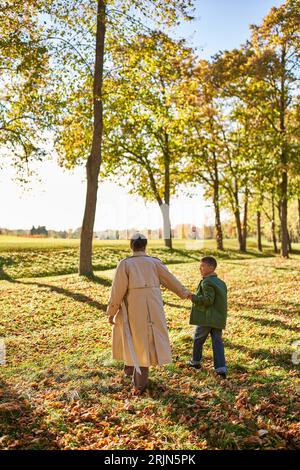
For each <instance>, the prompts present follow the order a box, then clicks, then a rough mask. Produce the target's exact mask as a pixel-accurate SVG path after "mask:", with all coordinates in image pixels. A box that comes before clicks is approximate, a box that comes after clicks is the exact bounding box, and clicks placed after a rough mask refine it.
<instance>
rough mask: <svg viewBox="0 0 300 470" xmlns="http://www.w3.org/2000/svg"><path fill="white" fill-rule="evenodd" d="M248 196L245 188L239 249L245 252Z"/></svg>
mask: <svg viewBox="0 0 300 470" xmlns="http://www.w3.org/2000/svg"><path fill="white" fill-rule="evenodd" d="M248 196H249V191H248V188H246V191H245V203H244V220H243V232H242V249H241V251H243V252H246V250H247V224H248Z"/></svg>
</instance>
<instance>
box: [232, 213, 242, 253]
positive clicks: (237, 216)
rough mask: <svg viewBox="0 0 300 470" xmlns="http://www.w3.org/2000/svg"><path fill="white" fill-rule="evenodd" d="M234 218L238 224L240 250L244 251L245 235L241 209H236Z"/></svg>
mask: <svg viewBox="0 0 300 470" xmlns="http://www.w3.org/2000/svg"><path fill="white" fill-rule="evenodd" d="M234 217H235V222H236V230H237V237H238V242H239V249H240V251H243V234H242V224H241V216H240V210H239V208H236V209H235V211H234Z"/></svg>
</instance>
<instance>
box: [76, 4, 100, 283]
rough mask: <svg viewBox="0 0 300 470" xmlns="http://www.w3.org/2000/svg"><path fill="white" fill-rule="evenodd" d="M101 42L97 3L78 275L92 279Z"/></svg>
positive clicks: (98, 146) (98, 147)
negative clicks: (90, 129)
mask: <svg viewBox="0 0 300 470" xmlns="http://www.w3.org/2000/svg"><path fill="white" fill-rule="evenodd" d="M104 41H105V2H104V0H98V7H97V31H96V57H95V70H94V86H93V108H94V124H93V127H94V128H93V140H92V148H91V153H90V155H89V157H88V160H87V163H86V175H87V191H86V203H85V211H84V217H83V222H82V229H81V237H80V261H79V274H80V275H85V276H92V275H93V267H92V246H93V230H94V222H95V214H96V206H97V191H98V176H99V171H100V166H101V146H102V131H103V106H102V83H103V63H104Z"/></svg>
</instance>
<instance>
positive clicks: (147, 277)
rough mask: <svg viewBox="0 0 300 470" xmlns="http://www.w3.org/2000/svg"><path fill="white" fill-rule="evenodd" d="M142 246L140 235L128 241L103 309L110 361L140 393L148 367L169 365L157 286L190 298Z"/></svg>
mask: <svg viewBox="0 0 300 470" xmlns="http://www.w3.org/2000/svg"><path fill="white" fill-rule="evenodd" d="M146 246H147V238H146V237H145V236H144V235H142V234H140V233H137V234H135V235H134V236H133V237H132V239H131V240H130V247H131V249H132V256H130V257H128V258H124V259H122V260H121V261H120V262H119V264H118V266H117V270H116V273H115V277H114V281H113V284H112V288H111V293H110V298H109V302H108V307H107V314H108V316H109V322H110V323H111V324H112V325H113V345H112V349H113V358H114V359H117V360H121V361H124V363H125V368H124V371H125V375H126V376H133V379H132V381H133V384H134V386H135V387H136V388H137V389H139V390H140V391H144V390H145V389H146V387H147V384H148V375H149V366H154V365H161V364H168V363H170V362H172V356H171V348H170V341H169V335H168V329H167V324H166V319H165V313H164V307H163V301H162V296H161V290H160V284H162V285H163V286H164V287H166V288H167V289H169V290H170V291H172V292H174V293H175V294H177V295H178V296H179V297H180V298H182V299H186V298H188V296H189V295H190V292H189V291H188V290H187V289H186V288H185V287H184V286H183V285H182V284H181V283H180V282H179V281H178V279H176V277H175V276H173V274H171V273H170V271H169V270H168V268H167V267H166V266H165V265H164V264H163V263H162V261H161V260H160V259H158V258H154V257H152V256H148V255H147V254H146ZM115 315H116V316H115Z"/></svg>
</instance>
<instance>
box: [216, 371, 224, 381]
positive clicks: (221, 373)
mask: <svg viewBox="0 0 300 470" xmlns="http://www.w3.org/2000/svg"><path fill="white" fill-rule="evenodd" d="M216 374H217V376H218V377H220V379H223V380H224V379H226V372H216Z"/></svg>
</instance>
